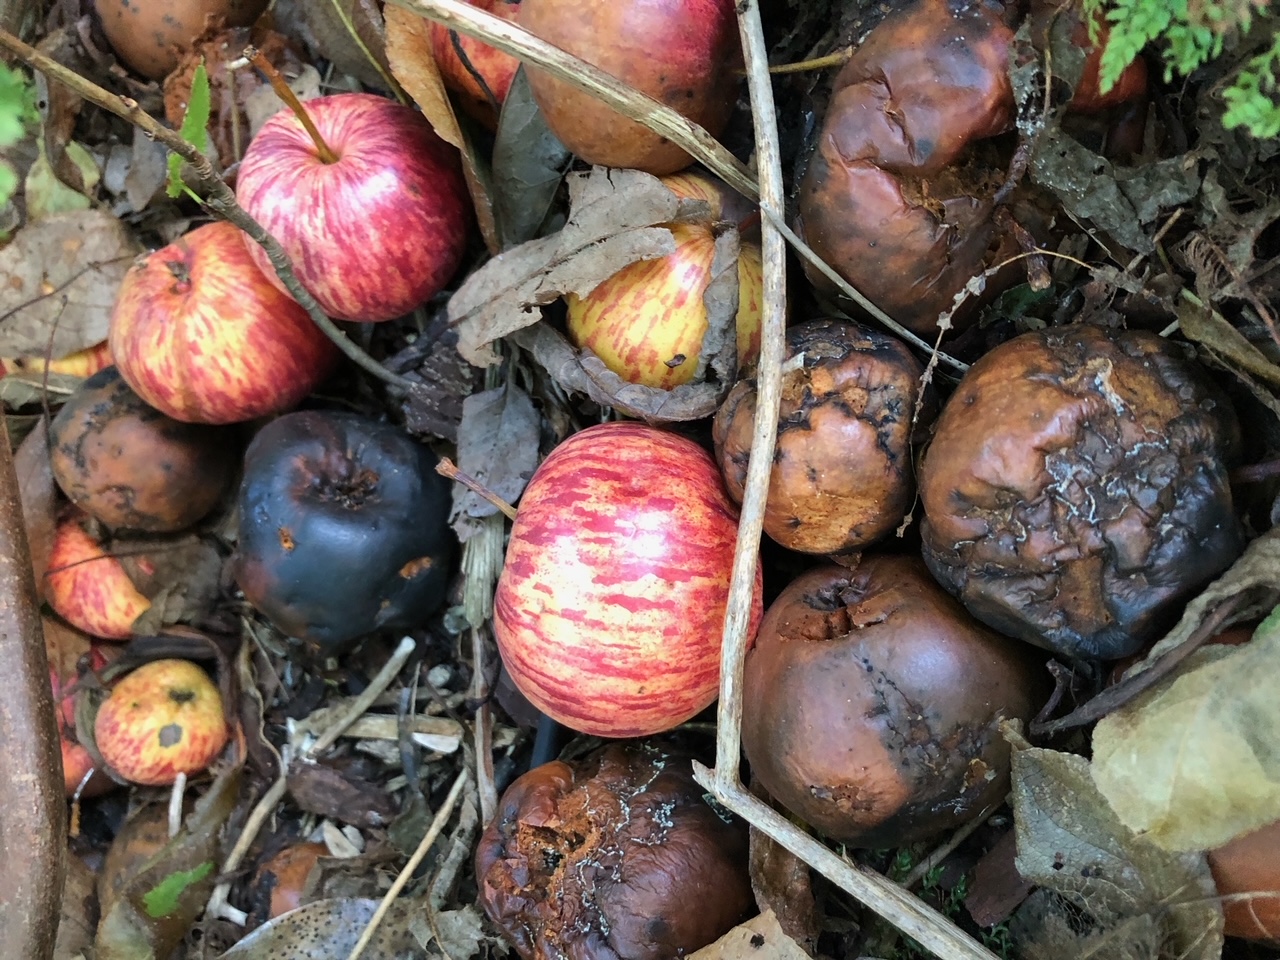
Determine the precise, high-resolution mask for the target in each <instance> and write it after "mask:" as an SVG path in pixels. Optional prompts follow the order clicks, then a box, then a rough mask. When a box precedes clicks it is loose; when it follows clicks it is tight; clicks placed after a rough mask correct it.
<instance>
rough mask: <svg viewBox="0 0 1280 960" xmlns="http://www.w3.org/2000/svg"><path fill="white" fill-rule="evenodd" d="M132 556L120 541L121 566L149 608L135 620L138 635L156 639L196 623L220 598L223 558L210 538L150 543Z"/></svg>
mask: <svg viewBox="0 0 1280 960" xmlns="http://www.w3.org/2000/svg"><path fill="white" fill-rule="evenodd" d="M145 543H146V552H145V554H143V555H133V554H131V553H130V552H129V541H124V540H119V541H116V544H115V549H116V550H117V551H118V555H119V556H120V561H121V563H123V564H124V568H125V571H126V572H127V573H128V574H129V579H131V580H132V581H133V582H134V584H135V585H137V587H138V590H139V591H141V593H142V594H143V596H145V597H146V598H147V599H148V600H150V601H151V606H150V607H148V608H147V609H146V611H144V612H143V614H142V615H141V616H140V617H138V619H137V620H135V621H134V624H133V629H134V632H135V633H137V634H140V635H148V634H158V633H160V632H161V631H162V630H163V629H164V628H165V627H168V626H172V625H173V624H175V623H195V622H198V621H199V620H200V619H201V618H202V617H204V616H206V615H207V614H208V613H209V612H210V611H211V610H212V608H213V604H214V601H215V600H216V599H217V598H218V595H219V591H220V587H221V578H222V566H223V557H222V554H221V553H219V552H218V548H217V547H216V546H214V541H213V540H212V539H211V538H207V537H201V536H197V535H196V534H187V535H185V536H178V537H163V538H156V540H154V541H146V542H145Z"/></svg>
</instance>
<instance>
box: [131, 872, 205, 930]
mask: <svg viewBox="0 0 1280 960" xmlns="http://www.w3.org/2000/svg"><path fill="white" fill-rule="evenodd" d="M211 873H213V861H212V860H206V861H205V862H204V863H202V864H200V865H199V866H198V867H196V868H195V869H194V870H179V871H178V872H177V873H171V874H169V876H167V877H165V878H164V879H163V880H161V881H160V883H158V884H157V885H156V886H154V887H152V888H151V889H150V890H148V891H147V892H146V893H144V894H143V895H142V905H143V906H144V907H145V908H146V911H147V916H149V917H152V918H153V919H157V920H158V919H159V918H160V917H167V916H169V914H171V913H173V912H174V911H175V910H177V909H178V901H179V900H180V899H181V898H182V894H183V893H184V892H185V891H186V889H187V888H188V887H190V886H191V885H192V884H193V883H199V882H200V881H201V880H203V879H204V878H205V877H207V876H208V875H209V874H211Z"/></svg>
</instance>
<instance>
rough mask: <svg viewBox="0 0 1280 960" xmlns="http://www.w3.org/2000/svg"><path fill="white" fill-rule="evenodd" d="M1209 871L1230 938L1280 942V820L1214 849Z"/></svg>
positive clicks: (1211, 853) (1210, 852) (1209, 856)
mask: <svg viewBox="0 0 1280 960" xmlns="http://www.w3.org/2000/svg"><path fill="white" fill-rule="evenodd" d="M1208 858H1209V870H1210V872H1212V874H1213V882H1214V883H1215V884H1216V885H1217V888H1218V893H1219V895H1221V896H1224V897H1225V896H1229V895H1231V894H1241V893H1252V894H1256V896H1253V897H1245V898H1241V899H1238V900H1228V901H1226V902H1225V903H1223V904H1222V914H1223V917H1224V919H1225V920H1226V929H1225V930H1224V931H1223V932H1224V933H1225V934H1226V935H1227V936H1228V937H1243V938H1244V939H1246V940H1266V941H1273V942H1280V820H1277V821H1276V822H1275V823H1272V824H1269V825H1268V826H1265V827H1261V828H1259V829H1258V830H1254V831H1253V832H1252V833H1246V834H1245V835H1244V836H1242V837H1236V839H1234V840H1232V841H1231V842H1230V843H1227V844H1224V845H1223V846H1221V847H1218V848H1217V849H1216V850H1210V851H1209V854H1208Z"/></svg>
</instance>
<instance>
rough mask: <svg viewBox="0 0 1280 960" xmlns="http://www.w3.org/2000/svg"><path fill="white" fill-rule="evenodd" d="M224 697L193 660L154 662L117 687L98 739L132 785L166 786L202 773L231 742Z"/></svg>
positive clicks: (97, 726) (97, 728)
mask: <svg viewBox="0 0 1280 960" xmlns="http://www.w3.org/2000/svg"><path fill="white" fill-rule="evenodd" d="M227 736H228V732H227V720H226V716H225V714H224V713H223V707H222V694H220V693H219V692H218V687H217V686H216V685H215V684H214V682H213V681H212V680H210V679H209V675H208V674H207V673H205V672H204V671H203V670H201V669H200V668H199V667H198V666H196V665H195V664H194V663H191V662H190V661H188V660H152V661H151V662H150V663H145V664H143V665H142V666H140V667H139V668H138V669H137V670H134V671H133V672H132V673H130V674H129V675H128V676H126V677H125V678H124V679H123V680H121V681H120V682H119V683H117V684H116V685H115V686H114V687H113V688H112V689H111V695H110V696H109V697H107V699H106V701H105V702H104V703H103V704H102V706H101V707H100V708H99V709H98V716H97V718H96V719H95V720H94V723H93V738H94V740H95V741H96V742H97V744H98V752H99V753H100V754H102V759H103V760H105V761H106V762H107V764H108V766H110V767H111V769H112V770H114V771H115V772H116V773H117V774H119V775H120V776H121V777H123V778H124V779H125V780H128V781H129V782H130V783H140V784H143V785H144V786H152V787H162V786H166V785H168V784H171V783H173V781H174V780H176V779H177V778H178V774H180V773H186V774H193V773H199V772H200V771H202V770H204V769H205V768H206V767H207V766H209V764H210V763H212V762H213V760H214V759H215V758H216V757H217V756H218V754H219V753H221V752H222V748H223V747H224V746H226V744H227Z"/></svg>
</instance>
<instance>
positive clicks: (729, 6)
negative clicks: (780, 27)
mask: <svg viewBox="0 0 1280 960" xmlns="http://www.w3.org/2000/svg"><path fill="white" fill-rule="evenodd" d="M519 23H520V25H521V26H522V27H524V28H525V29H526V30H528V31H530V32H531V33H533V34H535V35H537V36H539V37H541V38H542V39H543V40H546V41H548V42H550V43H553V44H555V45H556V46H557V47H560V48H561V49H562V50H566V51H568V52H569V53H572V54H573V55H574V56H577V57H580V58H582V59H583V60H586V61H587V62H588V63H590V64H592V65H594V66H597V67H599V68H600V69H601V70H603V71H604V72H605V73H609V74H612V75H613V76H615V77H617V78H618V79H619V80H621V81H623V82H624V83H626V84H629V85H630V86H632V87H634V88H635V89H637V90H639V91H640V92H641V93H646V94H648V95H649V96H651V97H653V98H654V99H656V100H660V101H662V102H663V103H665V104H666V105H667V106H669V107H672V108H674V109H675V110H677V111H678V112H680V113H681V114H683V115H684V116H686V117H688V118H689V119H690V120H692V121H694V122H695V123H698V124H701V125H702V126H703V127H705V128H706V129H707V131H708V132H709V133H710V134H711V135H712V136H719V134H720V132H721V131H722V130H723V129H724V127H725V125H726V124H727V123H728V122H729V116H730V114H732V112H733V106H734V103H735V102H736V98H737V89H738V85H739V82H740V79H741V78H740V76H739V74H738V72H737V68H738V67H740V66H741V63H742V48H741V46H740V45H739V40H738V22H737V16H736V13H735V11H734V3H733V0H613V2H610V3H599V2H596V0H524V2H523V3H521V4H520V15H519ZM529 84H530V86H531V88H532V90H533V96H534V99H535V100H536V101H537V102H538V106H539V107H541V108H542V113H543V115H544V116H545V117H546V120H547V126H549V127H550V128H551V131H552V132H553V133H554V134H555V135H556V136H557V137H559V138H560V141H561V142H562V143H563V144H564V145H565V146H566V147H568V148H569V149H570V150H572V151H573V152H574V153H576V154H577V155H578V156H579V157H580V158H581V159H583V160H585V161H586V162H587V163H595V164H600V165H602V166H606V167H630V168H632V169H635V170H644V171H645V172H647V173H653V174H664V173H674V172H675V171H677V170H680V169H681V168H683V167H686V166H688V165H689V164H690V163H691V162H692V158H691V157H690V156H689V155H688V154H687V153H685V152H684V151H683V150H682V149H680V148H679V147H677V146H676V145H675V144H673V143H672V142H671V141H669V140H667V139H666V138H665V137H662V136H659V135H658V134H656V133H654V132H653V131H651V130H649V129H648V128H647V127H644V126H642V125H641V124H639V123H636V122H635V121H634V120H629V119H627V118H626V117H624V116H622V114H620V113H617V112H616V111H615V110H613V108H611V107H608V106H606V105H605V104H604V103H603V102H601V101H600V100H597V99H596V98H595V97H592V96H591V95H590V94H587V93H583V92H582V91H580V90H578V89H576V88H574V87H571V86H569V85H568V84H567V83H565V82H564V81H562V80H557V79H555V78H554V77H551V76H550V75H548V74H546V73H544V72H542V71H541V70H538V69H535V68H530V69H529Z"/></svg>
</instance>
